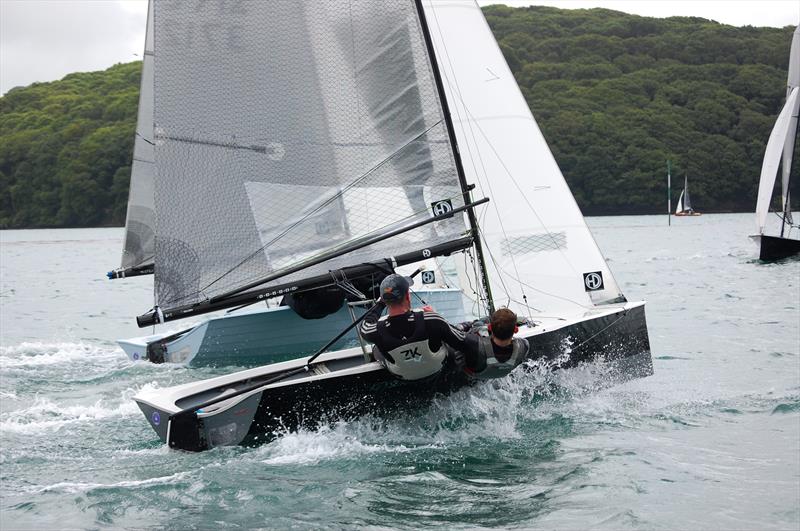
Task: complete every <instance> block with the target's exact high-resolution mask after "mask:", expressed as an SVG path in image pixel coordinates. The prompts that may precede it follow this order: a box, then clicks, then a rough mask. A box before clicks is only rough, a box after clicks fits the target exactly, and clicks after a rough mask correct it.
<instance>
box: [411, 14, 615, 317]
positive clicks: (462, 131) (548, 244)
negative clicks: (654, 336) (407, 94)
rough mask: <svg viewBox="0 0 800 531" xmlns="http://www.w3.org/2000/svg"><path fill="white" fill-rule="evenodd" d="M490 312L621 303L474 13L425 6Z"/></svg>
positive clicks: (560, 311)
mask: <svg viewBox="0 0 800 531" xmlns="http://www.w3.org/2000/svg"><path fill="white" fill-rule="evenodd" d="M424 6H425V12H426V17H427V20H428V26H429V28H430V31H431V34H432V37H433V40H434V44H435V51H436V57H437V61H438V63H439V67H440V69H441V71H442V75H443V77H444V82H445V85H446V94H447V101H448V105H449V107H450V111H451V115H452V118H453V121H454V123H455V128H456V133H457V139H458V147H459V152H460V153H461V159H462V161H463V163H464V166H465V172H466V174H467V180H468V182H470V183H475V184H476V185H477V190H478V192H479V194H478V195H484V196H487V197H489V198H491V202H490V203H489V205H488V206H487V208H486V209H485V211H484V212H482V213H481V214H480V216H479V224H480V228H481V231H482V237H483V242H484V250H485V252H486V255H487V256H486V261H487V264H486V266H487V270H488V276H489V279H490V283H491V290H492V296H493V299H494V303H495V305H496V306H500V305H507V306H509V307H511V308H513V309H515V310H516V311H517V312H518V313H522V314H523V315H534V316H535V315H537V314H538V315H559V316H565V315H570V314H573V315H574V314H580V313H583V312H585V310H586V309H588V308H591V307H592V306H593V305H594V304H600V303H607V302H612V301H618V300H624V299H622V294H621V293H620V290H619V287H618V286H617V282H616V281H615V280H614V277H613V276H612V274H611V271H610V269H609V268H608V266H607V264H606V261H605V259H604V258H603V256H602V254H601V253H600V250H599V249H598V247H597V245H596V243H595V241H594V239H593V237H592V235H591V233H590V232H589V229H588V228H587V226H586V223H585V222H584V219H583V216H582V215H581V212H580V210H579V208H578V206H577V204H576V203H575V200H574V198H573V197H572V194H571V192H570V190H569V188H568V187H567V184H566V182H565V181H564V177H563V176H562V174H561V171H560V170H559V168H558V165H557V164H556V161H555V159H554V158H553V155H552V153H551V152H550V149H549V148H548V147H547V143H546V142H545V139H544V137H543V136H542V133H541V131H540V130H539V127H538V126H537V124H536V121H535V120H534V118H533V116H532V115H531V112H530V110H529V108H528V105H527V103H526V102H525V99H524V98H523V96H522V94H521V93H520V90H519V87H518V86H517V83H516V81H515V80H514V76H513V75H512V73H511V71H510V69H509V68H508V65H507V64H506V62H505V59H504V58H503V55H502V53H501V52H500V49H499V47H498V45H497V43H496V41H495V40H494V37H493V35H492V32H491V30H490V29H489V27H488V25H487V23H486V20H485V19H484V17H483V14H482V13H481V11H480V8H479V7H478V6H477V5H476V4H475V3H474V2H471V1H458V0H441V1H439V0H437V1H436V2H431V1H430V0H425V1H424Z"/></svg>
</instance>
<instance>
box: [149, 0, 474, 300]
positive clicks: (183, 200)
mask: <svg viewBox="0 0 800 531" xmlns="http://www.w3.org/2000/svg"><path fill="white" fill-rule="evenodd" d="M154 7H155V10H154V11H155V13H154V15H155V16H154V22H155V50H156V55H155V85H154V86H155V109H154V120H155V123H154V129H155V168H156V172H155V173H156V175H155V177H156V179H155V197H156V201H155V207H156V208H155V210H156V222H155V233H156V237H155V261H156V264H157V265H156V268H155V299H156V303H157V305H159V306H162V307H167V308H168V307H175V306H180V305H192V304H196V303H199V302H202V301H206V300H209V299H212V298H217V299H218V298H220V297H225V296H226V294H229V293H232V292H237V291H241V290H243V289H244V290H247V289H250V286H251V285H253V284H258V283H259V279H264V278H273V279H280V280H273V281H271V282H267V283H262V284H258V289H266V288H269V287H270V286H272V285H275V284H276V283H278V282H281V283H285V282H289V281H293V280H296V279H303V278H309V277H315V276H320V275H326V274H328V272H329V271H336V270H337V269H339V268H341V267H344V266H352V265H357V264H361V263H363V262H368V261H375V260H380V259H383V258H386V257H391V256H396V255H400V254H403V253H409V252H412V251H417V250H420V249H428V248H431V249H433V248H436V247H437V246H442V245H443V244H446V243H448V242H454V241H457V240H463V239H464V236H465V233H466V226H465V223H464V219H463V216H462V215H456V216H453V217H451V218H448V219H446V220H443V221H436V222H435V223H433V224H430V225H426V226H421V227H419V228H415V229H413V230H410V231H407V232H403V233H402V234H401V235H399V236H397V237H395V238H390V239H387V240H384V241H380V242H377V243H374V244H372V245H368V246H366V247H364V248H361V249H359V250H356V251H353V252H348V253H346V254H344V255H342V256H339V257H336V258H333V259H330V260H326V261H324V262H322V263H319V264H316V263H315V262H316V259H317V258H318V257H320V256H327V254H326V253H331V252H332V251H336V250H337V249H344V250H346V249H348V246H353V247H357V246H358V245H357V244H358V243H359V242H363V241H365V240H368V241H371V240H369V239H370V238H373V237H375V236H376V235H380V234H383V233H390V232H393V231H395V232H396V231H398V229H402V228H403V227H409V226H412V225H413V224H415V223H418V222H419V221H420V220H423V219H427V218H431V216H432V213H431V205H432V204H433V203H437V204H438V205H439V207H440V208H444V209H445V210H446V209H458V208H461V207H463V206H464V205H465V201H464V194H463V192H462V188H461V186H460V183H459V179H458V174H457V170H456V164H455V159H454V151H453V146H452V145H451V143H450V141H449V139H448V134H447V129H446V125H445V120H444V114H443V110H442V103H441V101H440V99H439V95H438V93H437V91H436V86H435V81H434V78H433V74H432V66H431V62H430V57H429V55H428V52H427V49H426V46H425V42H424V38H423V35H422V29H421V26H420V20H419V17H418V12H417V10H416V9H415V7H414V4H413V2H410V1H408V2H384V1H381V0H365V1H360V2H357V3H353V4H351V5H343V4H342V3H341V2H338V1H336V0H325V1H319V2H313V3H304V2H250V3H248V2H244V3H235V4H231V3H211V2H203V1H198V0H194V1H185V2H164V1H157V2H156V3H155V6H154ZM443 200H446V201H447V203H446V204H444V206H442V205H443V204H442V203H440V202H441V201H443ZM304 263H308V264H310V265H309V266H308V267H302V265H303V264H304ZM298 264H299V265H300V266H301V267H300V268H299V269H298ZM295 270H296V271H295ZM284 271H285V272H289V271H293V272H291V273H289V274H285V275H284V274H282V272H284Z"/></svg>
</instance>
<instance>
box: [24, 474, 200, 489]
mask: <svg viewBox="0 0 800 531" xmlns="http://www.w3.org/2000/svg"><path fill="white" fill-rule="evenodd" d="M188 475H189V473H188V472H176V473H175V474H172V475H170V476H161V477H155V478H149V479H141V480H131V481H119V482H117V483H81V482H72V481H62V482H59V483H54V484H52V485H47V486H45V487H38V488H35V489H30V492H31V493H33V494H41V493H44V492H54V491H58V492H66V493H68V494H75V493H80V492H87V491H90V490H96V489H114V488H131V487H140V486H143V485H169V484H176V483H178V482H179V481H180V480H182V479H183V478H185V477H187V476H188Z"/></svg>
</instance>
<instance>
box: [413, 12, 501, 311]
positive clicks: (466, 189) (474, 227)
mask: <svg viewBox="0 0 800 531" xmlns="http://www.w3.org/2000/svg"><path fill="white" fill-rule="evenodd" d="M414 4H415V6H416V8H417V14H418V15H419V22H420V26H421V28H422V34H423V36H424V38H425V46H426V47H427V48H428V55H429V56H430V58H431V69H432V70H433V77H434V79H435V81H436V90H437V91H438V92H439V100H440V101H441V104H442V112H443V113H444V121H445V125H446V126H447V135H448V137H449V139H450V144H451V145H452V146H453V158H454V159H455V164H456V171H457V172H458V182H459V184H460V185H461V191H462V193H463V194H464V204H466V205H468V204H470V203H471V202H472V199H471V194H470V191H471V190H472V189H473V188H474V186H470V185H469V184H467V177H466V174H465V173H464V165H463V164H462V162H461V153H460V152H459V150H458V142H457V141H456V133H455V128H454V127H453V120H452V118H451V117H450V108H449V106H448V105H447V95H446V94H445V90H444V83H443V82H442V75H441V73H440V71H439V63H438V61H437V60H436V52H435V51H434V49H433V40H432V39H431V34H430V29H429V28H428V20H427V18H426V17H425V8H424V7H423V6H422V0H414ZM467 218H468V219H469V226H470V231H471V232H472V235H473V240H474V246H475V254H476V255H477V258H478V267H479V268H480V272H481V274H480V277H481V278H480V279H479V281H480V283H481V285H482V286H483V289H484V292H485V293H486V308H487V310H488V312H489V315H491V314H493V313H494V299H493V297H492V290H491V287H490V284H489V274H488V273H487V272H486V260H485V259H484V256H483V246H482V245H481V234H480V229H479V227H478V220H477V218H476V217H475V212H474V210H472V209H468V210H467Z"/></svg>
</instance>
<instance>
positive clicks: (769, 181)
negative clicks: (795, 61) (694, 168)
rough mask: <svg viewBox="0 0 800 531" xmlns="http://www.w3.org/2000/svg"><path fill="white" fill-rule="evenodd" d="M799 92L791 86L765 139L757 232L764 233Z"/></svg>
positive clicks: (799, 88)
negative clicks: (765, 146)
mask: <svg viewBox="0 0 800 531" xmlns="http://www.w3.org/2000/svg"><path fill="white" fill-rule="evenodd" d="M799 94H800V87H795V88H793V89H792V91H791V92H790V93H789V97H788V98H786V103H785V104H784V105H783V109H781V112H780V114H779V115H778V119H777V120H776V121H775V126H774V127H773V128H772V133H770V135H769V140H768V141H767V149H766V151H765V153H764V162H763V163H762V165H761V179H760V180H759V183H758V202H757V203H756V225H757V226H758V233H759V234H763V233H764V227H765V226H766V223H767V214H769V206H770V203H771V201H772V191H773V189H774V187H775V179H776V177H777V174H778V165H779V164H780V162H781V154H782V152H783V151H784V146H785V145H786V139H787V137H788V136H790V135H792V136H793V131H790V130H789V127H790V125H791V124H792V123H794V124H795V126H796V124H797V122H796V120H797V118H796V115H795V121H794V122H793V121H792V112H796V111H795V109H797V104H798V97H800V96H799Z"/></svg>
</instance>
